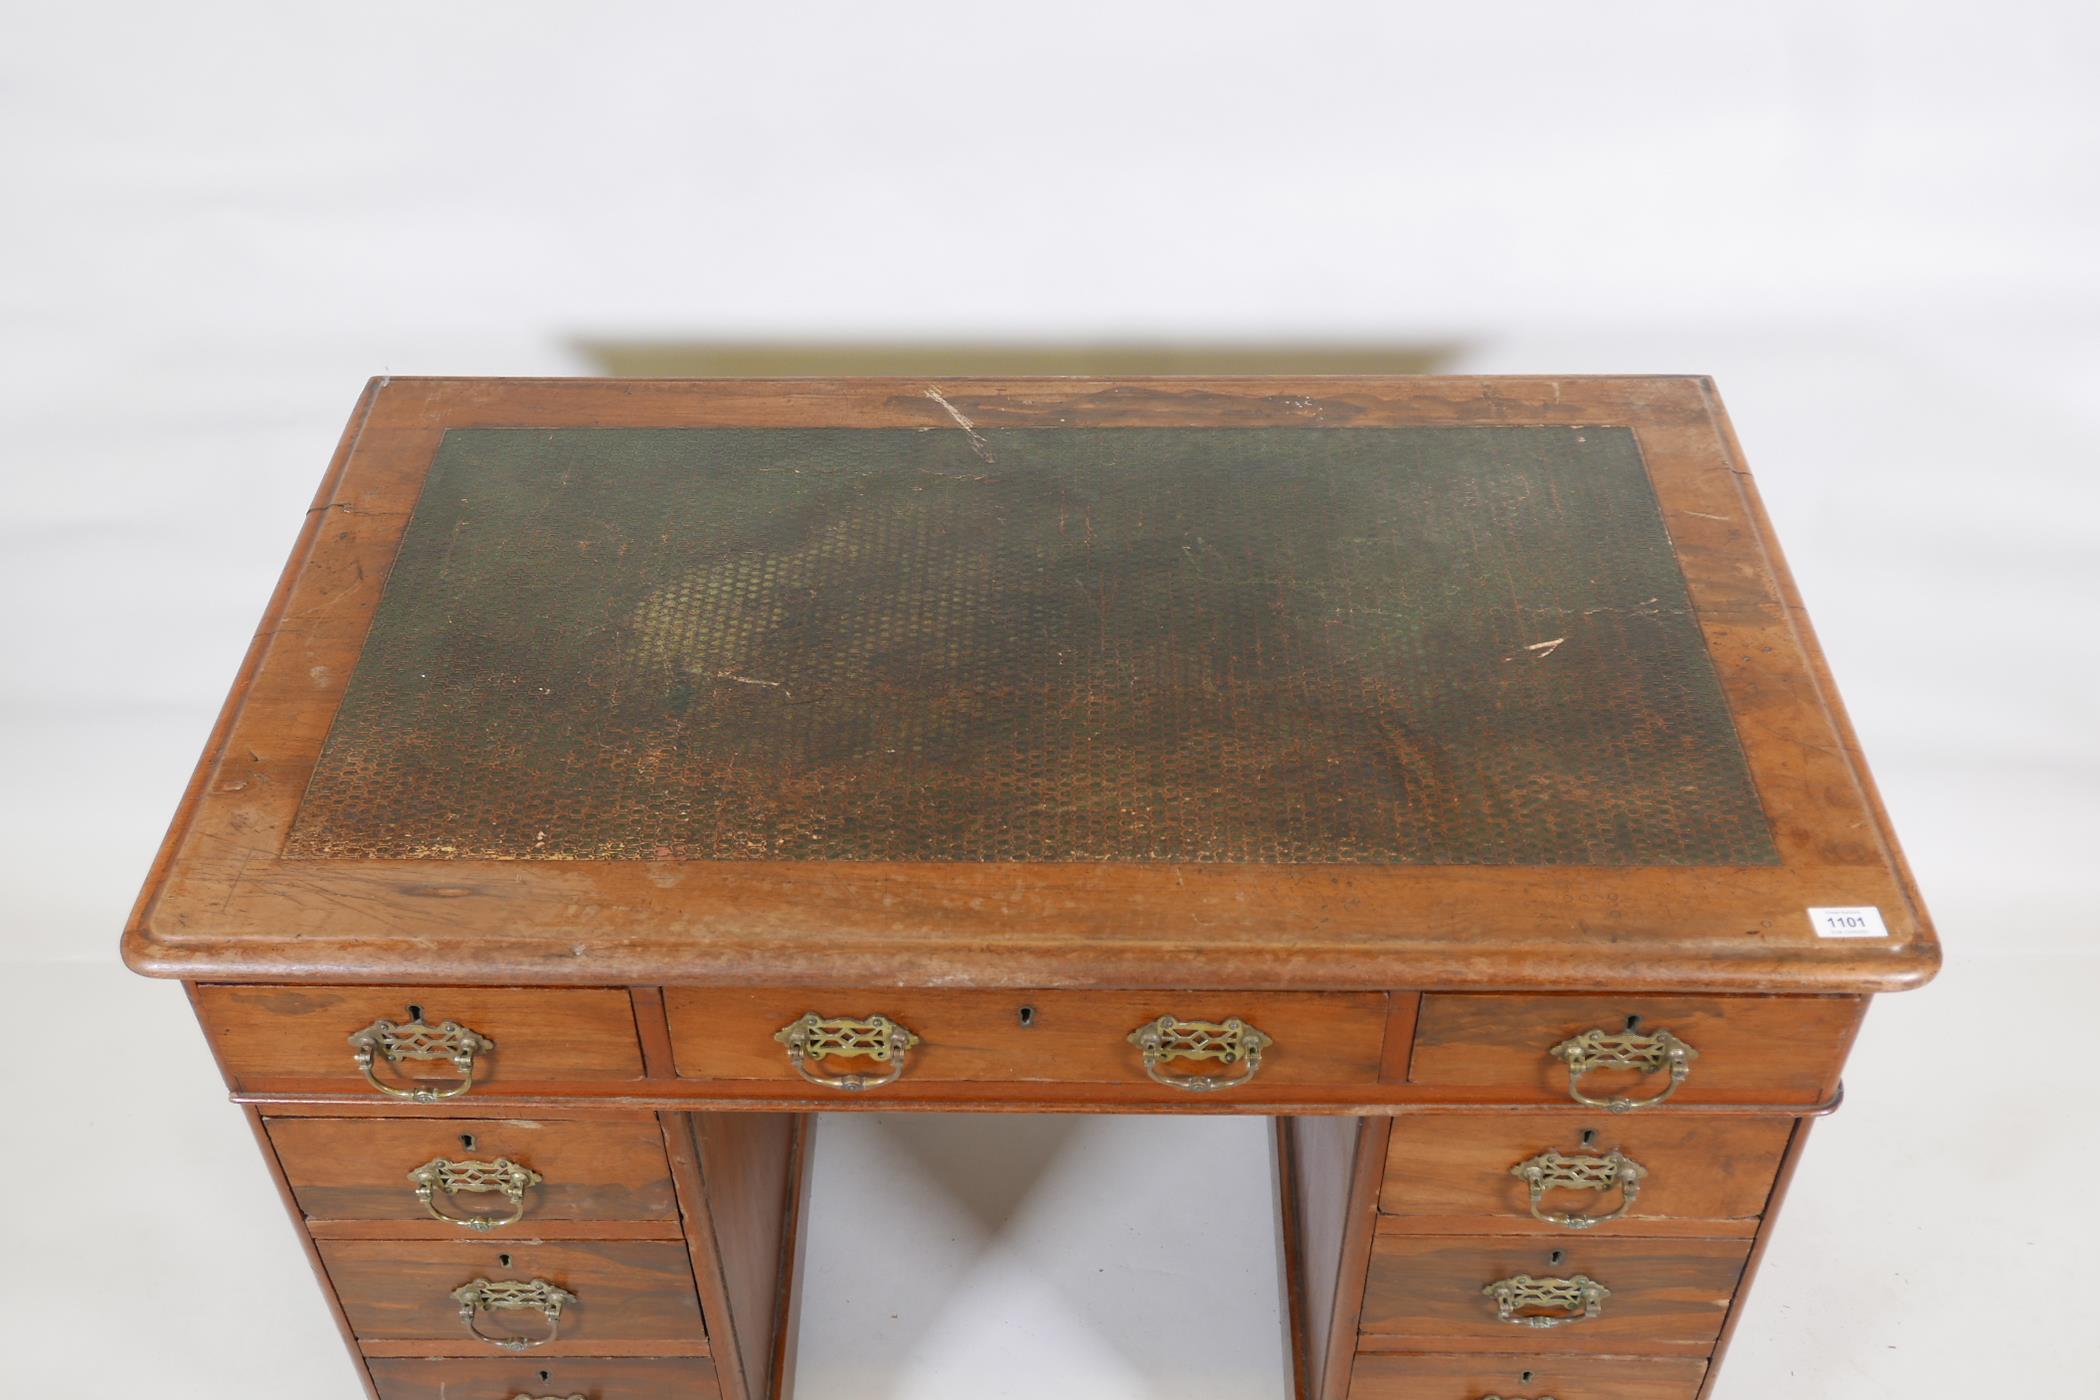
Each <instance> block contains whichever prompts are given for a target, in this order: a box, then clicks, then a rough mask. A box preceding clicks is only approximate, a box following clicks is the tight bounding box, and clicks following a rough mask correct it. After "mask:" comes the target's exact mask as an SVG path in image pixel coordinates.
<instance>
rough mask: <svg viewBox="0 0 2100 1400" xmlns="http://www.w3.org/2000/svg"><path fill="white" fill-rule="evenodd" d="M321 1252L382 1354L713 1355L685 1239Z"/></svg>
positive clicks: (365, 1246)
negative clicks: (524, 1347) (526, 1349)
mask: <svg viewBox="0 0 2100 1400" xmlns="http://www.w3.org/2000/svg"><path fill="white" fill-rule="evenodd" d="M315 1247H316V1248H317V1249H319V1250H320V1253H321V1262H322V1264H323V1265H324V1266H325V1267H326V1268H327V1270H328V1278H329V1281H330V1282H331V1283H332V1284H334V1286H335V1291H336V1296H337V1297H339V1298H340V1299H341V1300H342V1304H343V1312H344V1314H345V1315H346V1316H347V1317H348V1318H349V1320H350V1330H351V1331H352V1332H354V1333H356V1334H357V1339H358V1341H359V1343H360V1344H362V1345H363V1346H364V1348H365V1350H366V1351H367V1352H370V1353H373V1354H379V1355H383V1354H386V1353H387V1352H388V1351H389V1350H390V1348H389V1346H388V1345H387V1344H389V1343H413V1344H414V1345H413V1347H411V1348H407V1349H406V1350H407V1351H408V1354H411V1355H431V1354H439V1355H455V1356H492V1355H501V1354H502V1351H503V1349H504V1348H503V1346H502V1344H503V1343H504V1342H506V1341H508V1342H515V1343H521V1344H526V1343H529V1344H530V1345H531V1346H532V1348H533V1350H534V1352H535V1354H545V1355H550V1356H563V1355H567V1356H600V1355H606V1354H608V1353H609V1354H613V1355H620V1354H625V1355H630V1356H634V1355H641V1356H695V1355H705V1354H706V1352H707V1350H708V1348H707V1339H706V1332H705V1330H704V1329H703V1328H702V1326H701V1322H700V1300H699V1295H698V1293H697V1292H696V1291H695V1290H694V1287H693V1270H692V1260H691V1257H690V1256H689V1255H688V1254H687V1252H686V1246H685V1245H684V1244H683V1243H672V1242H669V1241H655V1240H646V1241H645V1240H620V1241H610V1242H579V1241H572V1242H565V1243H560V1244H555V1243H550V1242H548V1241H545V1240H528V1239H521V1240H514V1241H513V1240H506V1241H500V1242H499V1241H495V1240H490V1241H487V1242H478V1241H477V1242H467V1241H460V1242H452V1241H429V1240H423V1241H404V1240H327V1239H324V1240H317V1241H315ZM477 1284H486V1285H488V1287H487V1288H485V1289H481V1290H476V1288H475V1285H477ZM461 1289H467V1290H469V1296H468V1297H466V1298H462V1297H461V1296H460V1293H459V1290H461ZM469 1312H471V1313H472V1314H473V1316H472V1319H471V1322H472V1325H471V1327H470V1325H469V1318H468V1316H467V1315H466V1314H467V1313H469ZM550 1339H551V1340H550ZM396 1354H399V1350H398V1349H397V1350H396Z"/></svg>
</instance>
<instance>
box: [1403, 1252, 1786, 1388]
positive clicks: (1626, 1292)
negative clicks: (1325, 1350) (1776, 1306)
mask: <svg viewBox="0 0 2100 1400" xmlns="http://www.w3.org/2000/svg"><path fill="white" fill-rule="evenodd" d="M1749 1254H1750V1241H1748V1240H1702V1239H1684V1240H1647V1239H1616V1240H1591V1239H1571V1240H1568V1241H1566V1242H1561V1241H1556V1240H1546V1239H1537V1238H1526V1237H1523V1236H1512V1237H1509V1238H1505V1239H1492V1238H1488V1239H1483V1238H1477V1237H1476V1238H1455V1239H1453V1238H1442V1237H1438V1236H1417V1235H1408V1234H1403V1233H1399V1232H1396V1231H1394V1230H1392V1229H1391V1228H1390V1227H1389V1226H1388V1225H1386V1224H1385V1223H1384V1222H1381V1224H1380V1228H1379V1231H1378V1234H1377V1236H1376V1238H1375V1240H1374V1241H1373V1244H1372V1249H1371V1271H1370V1276H1369V1279H1368V1281H1367V1283H1366V1286H1365V1289H1364V1306H1363V1320H1362V1329H1363V1333H1364V1336H1365V1345H1366V1346H1372V1347H1374V1349H1378V1350H1388V1351H1397V1350H1413V1349H1416V1348H1420V1349H1423V1350H1438V1349H1443V1350H1450V1349H1452V1348H1454V1347H1459V1346H1487V1347H1492V1346H1497V1345H1499V1346H1502V1347H1518V1348H1522V1349H1524V1350H1526V1351H1539V1352H1568V1351H1574V1352H1592V1353H1624V1354H1628V1355H1635V1356H1643V1355H1653V1356H1667V1355H1672V1354H1678V1355H1697V1356H1704V1355H1706V1354H1707V1353H1708V1352H1709V1351H1711V1350H1712V1349H1713V1345H1714V1341H1715V1339H1716V1338H1717V1337H1719V1336H1720V1333H1721V1323H1722V1322H1723V1321H1724V1320H1725V1319H1726V1318H1727V1316H1728V1304H1729V1301H1730V1300H1731V1299H1732V1298H1733V1297H1734V1295H1735V1288H1736V1284H1737V1283H1738V1282H1739V1281H1740V1280H1741V1278H1742V1274H1743V1263H1744V1261H1745V1260H1746V1259H1748V1258H1749ZM1503 1286H1506V1293H1505V1294H1502V1295H1499V1296H1498V1293H1497V1291H1496V1290H1497V1289H1498V1288H1499V1287H1503ZM1505 1298H1506V1299H1507V1312H1508V1316H1504V1311H1505ZM1374 1339H1375V1340H1374Z"/></svg>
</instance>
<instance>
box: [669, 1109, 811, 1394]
mask: <svg viewBox="0 0 2100 1400" xmlns="http://www.w3.org/2000/svg"><path fill="white" fill-rule="evenodd" d="M659 1117H660V1119H661V1121H662V1124H663V1130H664V1142H665V1145H666V1147H667V1148H668V1149H669V1152H670V1158H671V1175H672V1180H673V1181H674V1182H675V1183H676V1185H677V1188H678V1206H679V1210H680V1212H681V1213H682V1214H683V1215H684V1217H685V1236H686V1244H687V1247H688V1248H689V1249H690V1250H691V1252H692V1259H693V1277H694V1281H695V1282H696V1283H697V1284H698V1286H699V1289H700V1307H701V1311H702V1312H703V1313H704V1314H705V1316H706V1320H707V1330H708V1349H709V1351H710V1352H711V1353H712V1354H713V1357H714V1364H715V1372H716V1375H717V1377H718V1379H719V1381H720V1384H721V1387H722V1400H774V1397H775V1396H777V1395H780V1394H782V1393H784V1392H783V1390H782V1389H781V1387H782V1386H783V1384H784V1377H783V1375H782V1370H781V1364H780V1363H781V1359H782V1355H783V1351H784V1349H785V1348H786V1346H787V1337H786V1335H785V1332H786V1328H787V1326H788V1323H789V1307H788V1299H789V1297H790V1295H791V1293H792V1291H793V1281H794V1268H795V1263H796V1260H797V1258H798V1245H797V1240H796V1236H797V1234H798V1231H797V1229H796V1224H797V1221H798V1219H799V1217H800V1214H801V1203H802V1188H803V1182H804V1173H805V1169H806V1160H807V1153H806V1147H805V1144H806V1142H807V1139H808V1125H809V1122H810V1115H807V1114H795V1113H665V1114H661V1115H659Z"/></svg>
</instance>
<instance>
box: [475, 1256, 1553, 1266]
mask: <svg viewBox="0 0 2100 1400" xmlns="http://www.w3.org/2000/svg"><path fill="white" fill-rule="evenodd" d="M496 1262H497V1263H498V1264H501V1265H502V1266H503V1267H504V1268H506V1269H507V1268H509V1267H510V1256H509V1255H508V1254H499V1255H497V1256H496ZM1553 1262H1554V1263H1556V1264H1558V1263H1559V1262H1560V1260H1559V1258H1557V1257H1556V1258H1555V1259H1554V1261H1553Z"/></svg>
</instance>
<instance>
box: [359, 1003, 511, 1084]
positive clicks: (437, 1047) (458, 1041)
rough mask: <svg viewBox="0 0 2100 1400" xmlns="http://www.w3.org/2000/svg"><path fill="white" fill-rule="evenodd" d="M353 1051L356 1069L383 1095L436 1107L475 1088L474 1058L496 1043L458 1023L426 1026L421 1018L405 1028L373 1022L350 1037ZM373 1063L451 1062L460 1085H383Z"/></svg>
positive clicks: (387, 1023) (488, 1050)
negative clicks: (456, 1072)
mask: <svg viewBox="0 0 2100 1400" xmlns="http://www.w3.org/2000/svg"><path fill="white" fill-rule="evenodd" d="M350 1048H351V1050H352V1052H353V1053H354V1054H355V1055H356V1058H357V1067H358V1069H359V1070H360V1071H362V1072H363V1074H364V1076H365V1082H367V1083H368V1084H370V1085H371V1086H372V1087H373V1088H375V1089H377V1090H378V1091H379V1092H380V1093H382V1094H386V1095H389V1096H391V1097H393V1098H397V1099H409V1100H412V1101H413V1102H416V1103H436V1102H437V1101H438V1100H439V1099H456V1098H458V1097H459V1096H460V1095H461V1094H464V1093H466V1092H467V1091H468V1090H470V1089H472V1088H473V1087H474V1057H475V1056H476V1055H486V1054H488V1053H489V1052H490V1051H491V1050H494V1049H495V1048H496V1042H495V1041H493V1040H490V1039H489V1038H488V1037H487V1036H485V1035H483V1034H481V1033H480V1032H479V1031H470V1030H468V1029H467V1028H466V1027H465V1026H462V1025H461V1024H460V1023H459V1022H457V1021H442V1022H440V1023H438V1024H437V1025H435V1026H432V1025H427V1024H425V1023H424V1021H423V1019H422V1017H421V1016H420V1015H418V1016H417V1018H416V1019H415V1020H413V1021H410V1022H409V1023H408V1024H407V1025H405V1026H401V1025H396V1024H394V1023H393V1022H392V1021H374V1022H373V1023H372V1024H371V1025H369V1026H366V1027H365V1028H364V1029H363V1030H361V1031H359V1032H357V1033H356V1034H355V1035H353V1036H351V1037H350ZM374 1060H385V1061H386V1062H387V1063H388V1064H390V1065H395V1064H399V1063H401V1061H403V1060H450V1061H451V1062H452V1067H453V1068H454V1069H456V1070H458V1071H459V1076H460V1077H459V1083H457V1084H454V1085H452V1086H451V1087H450V1088H447V1089H431V1088H426V1087H423V1086H420V1085H419V1086H417V1087H414V1088H409V1089H402V1088H397V1087H396V1086H394V1085H392V1084H382V1083H380V1082H379V1076H378V1075H377V1074H375V1073H373V1071H372V1063H373V1061H374Z"/></svg>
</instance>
